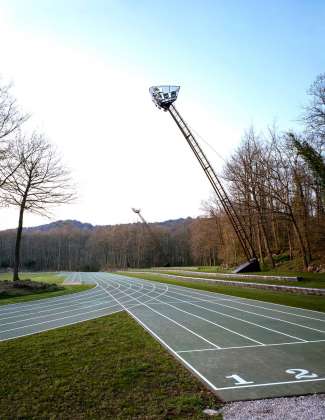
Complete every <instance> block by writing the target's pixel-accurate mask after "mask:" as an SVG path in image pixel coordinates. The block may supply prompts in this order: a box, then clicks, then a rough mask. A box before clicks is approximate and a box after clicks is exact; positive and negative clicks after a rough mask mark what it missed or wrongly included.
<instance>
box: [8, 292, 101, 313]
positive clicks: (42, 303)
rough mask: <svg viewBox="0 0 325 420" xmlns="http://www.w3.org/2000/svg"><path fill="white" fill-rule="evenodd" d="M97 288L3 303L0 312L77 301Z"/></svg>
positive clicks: (90, 294) (86, 296)
mask: <svg viewBox="0 0 325 420" xmlns="http://www.w3.org/2000/svg"><path fill="white" fill-rule="evenodd" d="M96 288H97V286H96V287H94V288H93V289H91V290H84V291H82V292H75V293H71V294H68V295H63V296H55V297H51V298H44V299H39V300H34V301H30V302H21V303H8V304H6V305H1V306H0V314H1V313H10V312H11V309H13V310H15V309H17V308H19V309H20V310H23V309H24V308H26V309H27V308H30V307H42V306H47V305H48V303H52V302H54V304H55V302H58V301H59V302H61V301H68V302H70V301H75V300H81V299H84V298H88V297H89V296H92V295H93V294H95V293H94V291H95V289H96ZM91 292H92V293H91ZM98 292H99V290H96V294H98Z"/></svg>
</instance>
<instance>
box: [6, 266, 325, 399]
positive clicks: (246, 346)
mask: <svg viewBox="0 0 325 420" xmlns="http://www.w3.org/2000/svg"><path fill="white" fill-rule="evenodd" d="M63 275H65V277H67V279H68V280H69V281H73V280H81V281H83V282H87V283H96V287H95V288H93V289H91V290H89V291H85V292H81V293H78V294H72V295H65V296H62V297H56V298H51V299H43V300H39V301H34V302H30V303H21V304H11V305H5V306H0V340H1V341H2V340H8V339H13V338H17V337H21V336H25V335H29V334H34V333H37V332H41V331H46V330H49V329H53V328H57V327H61V326H65V325H69V324H74V323H77V322H82V321H85V320H88V319H93V318H97V317H99V316H104V315H109V314H112V313H115V312H118V311H123V310H125V311H127V312H128V313H129V314H130V315H131V316H132V317H133V318H134V319H135V320H136V321H137V322H139V324H140V325H142V326H143V327H144V328H145V329H146V330H147V331H148V332H150V334H152V335H153V336H154V337H155V338H156V339H157V340H158V341H160V343H161V344H162V345H163V346H164V347H165V348H166V349H167V350H168V351H169V352H170V353H172V354H173V355H174V356H175V357H176V358H178V359H179V360H180V361H181V362H182V363H183V364H184V365H185V366H186V367H187V368H189V369H190V370H191V371H192V372H193V373H194V374H195V375H196V376H198V377H199V378H200V379H201V380H203V381H204V382H205V383H206V384H207V385H208V386H209V387H210V388H211V389H212V390H214V391H215V392H216V393H217V394H218V395H219V396H220V397H221V398H222V399H223V400H225V401H233V400H243V399H255V398H265V397H275V396H284V395H300V394H308V393H314V392H325V356H324V355H325V313H322V312H316V311H310V310H304V309H299V308H293V307H288V306H284V305H277V304H272V303H268V302H261V301H255V300H251V299H243V298H239V297H234V296H228V295H222V294H218V293H211V292H205V291H200V290H196V289H189V288H186V287H182V286H174V285H168V284H164V283H159V282H151V281H147V280H141V279H135V278H130V277H126V276H120V275H114V274H108V273H64V274H63Z"/></svg>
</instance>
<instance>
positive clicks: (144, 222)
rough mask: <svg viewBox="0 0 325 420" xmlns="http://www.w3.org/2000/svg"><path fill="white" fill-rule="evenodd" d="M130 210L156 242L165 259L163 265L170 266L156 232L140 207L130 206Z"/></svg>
mask: <svg viewBox="0 0 325 420" xmlns="http://www.w3.org/2000/svg"><path fill="white" fill-rule="evenodd" d="M132 211H133V212H134V213H135V214H137V215H138V216H139V218H140V220H141V222H142V223H143V224H144V225H145V227H146V228H147V230H148V232H149V234H150V236H151V237H152V239H153V240H154V241H155V244H156V246H157V248H158V249H159V251H160V253H161V254H162V256H163V259H164V261H165V262H164V267H170V264H169V262H168V258H167V255H166V253H165V251H164V250H163V247H162V246H161V243H160V241H159V239H158V237H157V235H156V233H155V232H154V231H153V230H152V229H151V227H150V225H149V224H148V222H147V221H146V219H145V218H144V217H143V216H142V214H141V210H140V209H135V208H134V207H132Z"/></svg>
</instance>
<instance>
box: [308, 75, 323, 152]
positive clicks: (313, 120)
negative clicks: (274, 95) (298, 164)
mask: <svg viewBox="0 0 325 420" xmlns="http://www.w3.org/2000/svg"><path fill="white" fill-rule="evenodd" d="M308 94H309V96H310V97H311V100H310V103H309V105H307V106H306V107H305V115H304V117H303V120H304V121H305V123H306V125H307V129H308V130H309V131H311V133H313V135H314V140H315V141H316V142H317V145H318V147H319V148H320V150H323V149H324V146H325V73H322V74H320V75H318V76H317V78H316V80H315V82H314V83H313V84H312V85H311V87H310V88H309V91H308Z"/></svg>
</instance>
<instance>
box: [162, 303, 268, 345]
mask: <svg viewBox="0 0 325 420" xmlns="http://www.w3.org/2000/svg"><path fill="white" fill-rule="evenodd" d="M157 300H158V301H159V299H157ZM160 302H161V301H160ZM161 303H162V304H163V305H168V306H170V307H171V308H174V309H176V310H177V311H180V312H183V313H185V314H188V315H190V316H193V317H195V318H198V319H201V320H202V321H204V322H207V323H208V324H212V325H215V326H216V327H219V328H222V329H223V330H225V331H228V332H230V333H231V334H235V335H239V336H240V337H243V338H245V339H247V340H249V341H253V342H254V343H257V344H260V345H262V346H264V343H261V342H260V341H258V340H255V339H254V338H250V337H247V335H244V334H240V333H239V332H236V331H233V330H231V329H230V328H227V327H224V326H223V325H220V324H217V323H216V322H213V321H210V320H209V319H206V318H203V317H202V316H199V315H196V314H193V313H192V312H188V311H185V310H184V309H180V308H178V307H177V306H175V305H172V304H171V303H164V302H161Z"/></svg>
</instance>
